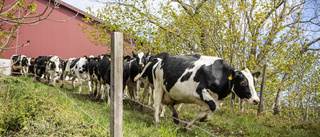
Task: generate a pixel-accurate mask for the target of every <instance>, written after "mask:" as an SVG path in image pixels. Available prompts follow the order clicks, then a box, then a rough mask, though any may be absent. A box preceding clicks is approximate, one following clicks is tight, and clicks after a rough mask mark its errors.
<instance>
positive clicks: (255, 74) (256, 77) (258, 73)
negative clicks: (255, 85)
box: [252, 71, 261, 80]
mask: <svg viewBox="0 0 320 137" xmlns="http://www.w3.org/2000/svg"><path fill="white" fill-rule="evenodd" d="M260 74H261V73H260V71H258V72H255V73H252V76H253V78H254V79H255V80H257V79H258V77H259V76H260Z"/></svg>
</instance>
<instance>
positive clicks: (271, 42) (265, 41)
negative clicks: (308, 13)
mask: <svg viewBox="0 0 320 137" xmlns="http://www.w3.org/2000/svg"><path fill="white" fill-rule="evenodd" d="M184 2H185V1H178V2H172V1H167V2H158V1H155V0H142V1H141V0H134V1H127V0H125V1H122V2H120V3H108V6H105V8H103V9H100V10H98V11H97V12H96V13H94V14H95V15H97V17H98V18H100V19H101V20H102V21H103V23H101V24H100V23H96V24H95V26H94V30H89V29H88V28H86V27H85V26H84V25H82V28H83V31H84V32H85V34H86V36H87V38H89V39H90V40H91V42H93V43H95V44H96V45H109V44H110V40H109V36H108V34H107V33H108V31H106V28H107V29H108V30H109V31H111V32H112V31H122V32H123V33H124V34H125V38H127V40H129V41H131V43H133V46H131V47H126V48H125V49H133V50H142V51H151V53H152V54H156V53H160V52H169V53H172V54H173V55H181V54H194V53H200V54H202V55H210V56H218V57H221V58H223V59H225V60H227V61H228V62H229V64H231V66H232V67H234V68H236V69H241V68H243V67H247V68H249V70H251V71H252V72H254V71H262V66H263V65H264V64H267V65H268V70H267V78H266V83H265V87H266V88H265V91H264V95H265V99H264V101H265V105H266V106H265V107H267V108H271V107H272V106H273V104H274V103H275V99H276V97H277V96H281V95H283V98H281V101H280V102H282V103H281V104H283V105H281V104H280V105H281V107H282V108H284V113H283V115H286V117H291V118H292V120H293V119H296V120H297V119H301V118H302V117H306V115H307V114H309V113H311V111H309V112H303V113H301V112H302V111H305V110H306V106H311V105H313V106H314V105H315V104H319V101H318V100H317V99H314V97H315V96H318V94H319V88H314V89H311V88H310V87H309V88H307V87H308V85H310V84H311V85H314V87H317V86H318V84H316V83H319V79H318V78H317V79H316V78H314V77H317V76H313V77H312V78H313V79H312V81H308V82H303V81H306V80H309V79H310V78H309V76H310V75H311V74H312V75H313V74H315V73H314V71H315V70H316V68H319V64H320V63H319V57H318V54H319V53H317V51H307V52H302V49H307V48H308V46H310V45H308V42H310V40H309V37H307V36H306V33H310V31H309V32H308V31H307V30H306V29H305V27H304V25H305V24H303V22H301V20H303V18H302V12H305V11H304V10H302V9H303V7H301V6H302V5H303V4H301V5H299V3H292V4H288V3H287V4H285V3H284V2H283V1H267V2H266V1H246V2H244V1H230V0H219V1H206V2H200V1H190V3H188V4H186V3H184ZM156 3H157V4H156ZM154 5H159V6H156V7H154ZM296 9H299V10H296ZM300 9H301V11H300ZM90 13H92V12H90ZM92 14H93V13H92ZM84 20H85V21H86V22H91V21H92V20H91V19H90V18H89V17H86V18H85V19H84ZM304 20H305V19H304ZM91 23H93V22H91ZM102 30H103V32H102ZM101 32H102V33H101ZM101 36H103V37H101ZM108 40H109V41H108ZM306 68H315V69H313V70H311V69H306ZM284 76H287V77H284ZM260 82H261V81H258V82H257V83H256V85H257V89H256V90H257V91H259V90H258V89H259V86H258V85H260V84H261V83H260ZM298 85H299V86H298ZM318 87H319V86H318ZM302 91H303V92H302ZM301 92H302V93H303V94H300V93H301ZM297 98H300V99H299V100H302V101H300V103H301V102H302V104H303V106H304V107H300V108H297V101H295V99H297ZM307 100H308V101H307ZM277 105H279V104H277ZM317 106H318V105H317ZM314 109H315V110H318V109H319V108H318V107H315V108H314ZM293 111H294V113H295V114H297V115H291V114H292V112H293ZM298 111H301V112H299V113H298ZM317 114H318V112H317ZM310 115H313V116H315V114H310ZM303 119H305V118H303Z"/></svg>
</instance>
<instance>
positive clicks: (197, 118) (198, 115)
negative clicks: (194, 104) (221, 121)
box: [186, 105, 210, 130]
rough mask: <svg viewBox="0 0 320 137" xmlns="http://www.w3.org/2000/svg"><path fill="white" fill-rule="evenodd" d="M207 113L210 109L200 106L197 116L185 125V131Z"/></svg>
mask: <svg viewBox="0 0 320 137" xmlns="http://www.w3.org/2000/svg"><path fill="white" fill-rule="evenodd" d="M209 111H210V108H209V107H208V106H207V105H202V106H201V107H200V111H199V112H198V114H197V116H196V117H195V118H194V119H193V120H192V121H191V122H189V123H188V124H187V126H186V130H189V129H190V127H191V126H192V125H193V123H194V122H195V121H197V120H199V119H200V118H203V117H204V116H205V115H206V114H207V113H208V112H209Z"/></svg>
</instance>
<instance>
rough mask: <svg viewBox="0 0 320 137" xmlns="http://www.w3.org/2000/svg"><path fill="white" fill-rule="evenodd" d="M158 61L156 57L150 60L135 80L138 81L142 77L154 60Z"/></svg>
mask: <svg viewBox="0 0 320 137" xmlns="http://www.w3.org/2000/svg"><path fill="white" fill-rule="evenodd" d="M156 61H158V60H157V59H156V58H155V59H153V60H151V61H149V62H148V63H147V65H146V66H145V67H144V68H143V70H142V72H141V73H139V74H138V75H137V76H136V77H134V79H133V80H134V81H137V80H138V79H139V78H141V77H142V75H143V74H144V72H145V71H146V70H147V68H148V67H149V66H150V65H151V64H152V63H153V62H156Z"/></svg>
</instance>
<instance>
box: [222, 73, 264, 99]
mask: <svg viewBox="0 0 320 137" xmlns="http://www.w3.org/2000/svg"><path fill="white" fill-rule="evenodd" d="M259 76H260V72H255V73H252V74H251V72H250V71H249V70H248V69H247V68H245V69H244V70H241V71H239V70H237V71H233V70H231V71H230V76H229V78H228V79H229V80H231V81H232V83H233V87H232V90H233V92H235V93H236V94H237V95H238V96H239V97H240V98H241V99H248V102H249V103H250V104H253V105H256V104H258V103H259V102H260V99H259V97H258V96H257V93H256V90H255V88H254V83H255V80H256V78H258V77H259Z"/></svg>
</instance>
